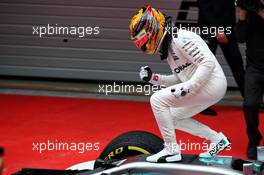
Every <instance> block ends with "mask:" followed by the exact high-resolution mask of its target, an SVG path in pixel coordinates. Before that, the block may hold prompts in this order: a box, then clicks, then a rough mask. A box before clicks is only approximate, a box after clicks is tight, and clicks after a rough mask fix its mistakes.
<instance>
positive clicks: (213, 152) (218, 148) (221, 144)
mask: <svg viewBox="0 0 264 175" xmlns="http://www.w3.org/2000/svg"><path fill="white" fill-rule="evenodd" d="M225 146H226V141H225V140H221V141H220V142H219V143H218V144H216V145H215V146H214V147H213V148H212V150H210V151H209V154H210V155H211V156H214V155H216V154H217V153H219V152H220V151H221V150H222V149H224V148H225Z"/></svg>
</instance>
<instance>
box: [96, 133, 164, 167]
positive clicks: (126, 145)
mask: <svg viewBox="0 0 264 175" xmlns="http://www.w3.org/2000/svg"><path fill="white" fill-rule="evenodd" d="M162 148H163V140H162V139H161V138H160V137H158V136H156V135H154V134H152V133H149V132H146V131H130V132H126V133H123V134H121V135H119V136H117V137H116V138H114V139H113V140H112V141H111V142H110V143H109V144H108V145H107V146H106V147H105V149H104V150H103V151H102V153H101V154H100V156H99V157H98V159H100V160H105V161H107V160H110V159H115V160H121V159H123V158H126V157H130V156H135V155H140V154H151V153H157V152H159V151H160V150H161V149H162ZM97 167H98V164H97V163H95V168H97Z"/></svg>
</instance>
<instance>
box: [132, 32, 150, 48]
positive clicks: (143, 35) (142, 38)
mask: <svg viewBox="0 0 264 175" xmlns="http://www.w3.org/2000/svg"><path fill="white" fill-rule="evenodd" d="M148 40H149V33H147V32H146V30H144V29H143V30H141V31H140V32H139V33H138V34H137V35H136V36H135V37H133V38H132V41H133V42H134V44H135V45H136V46H137V48H140V49H141V47H142V46H143V45H144V44H146V43H147V42H148Z"/></svg>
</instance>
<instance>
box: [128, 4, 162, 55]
mask: <svg viewBox="0 0 264 175" xmlns="http://www.w3.org/2000/svg"><path fill="white" fill-rule="evenodd" d="M164 30H165V15H164V14H163V13H162V12H160V11H159V10H156V9H155V8H152V7H151V6H150V5H146V7H143V8H141V9H140V10H139V11H138V12H137V13H136V14H135V15H134V16H133V17H132V19H131V21H130V25H129V31H130V39H131V40H132V41H133V42H134V44H135V45H136V46H137V47H138V48H140V49H141V50H142V51H143V52H146V53H148V54H154V53H156V52H157V48H158V46H159V44H160V41H161V38H162V36H163V34H164Z"/></svg>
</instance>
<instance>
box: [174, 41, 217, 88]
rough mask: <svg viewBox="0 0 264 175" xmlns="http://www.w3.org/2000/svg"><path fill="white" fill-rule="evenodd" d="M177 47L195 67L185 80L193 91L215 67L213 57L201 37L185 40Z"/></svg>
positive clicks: (206, 78)
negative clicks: (193, 71) (189, 76)
mask: <svg viewBox="0 0 264 175" xmlns="http://www.w3.org/2000/svg"><path fill="white" fill-rule="evenodd" d="M177 47H180V48H179V50H180V51H181V52H182V54H183V55H184V56H185V57H186V58H187V59H188V60H190V61H191V62H192V63H193V64H194V65H196V66H197V69H196V71H195V73H194V74H193V76H192V77H191V78H190V79H189V80H188V81H187V82H188V83H189V85H190V87H191V88H192V89H193V91H195V90H198V89H200V88H201V87H202V86H203V85H204V84H205V83H206V82H207V81H208V80H209V78H210V76H211V74H212V72H213V70H214V68H215V61H216V60H215V57H214V55H213V54H212V53H211V51H210V50H209V48H208V47H207V45H206V43H205V42H204V41H203V40H202V39H201V38H195V39H190V40H187V42H186V43H179V44H178V45H177Z"/></svg>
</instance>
